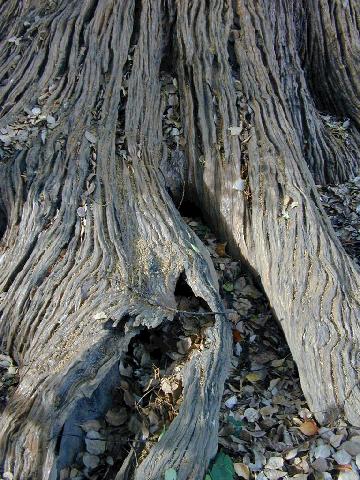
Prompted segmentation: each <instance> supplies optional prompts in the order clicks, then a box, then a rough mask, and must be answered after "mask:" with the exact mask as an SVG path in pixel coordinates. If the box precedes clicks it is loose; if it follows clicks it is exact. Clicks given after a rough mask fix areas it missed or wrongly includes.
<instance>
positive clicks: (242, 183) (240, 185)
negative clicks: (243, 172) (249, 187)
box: [233, 178, 246, 192]
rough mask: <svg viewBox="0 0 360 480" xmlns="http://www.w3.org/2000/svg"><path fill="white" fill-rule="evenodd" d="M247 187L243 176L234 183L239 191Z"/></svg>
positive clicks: (234, 187) (235, 188) (234, 188)
mask: <svg viewBox="0 0 360 480" xmlns="http://www.w3.org/2000/svg"><path fill="white" fill-rule="evenodd" d="M245 187H246V181H245V180H243V179H242V178H239V180H236V182H235V183H234V184H233V190H237V191H238V192H243V191H244V190H245Z"/></svg>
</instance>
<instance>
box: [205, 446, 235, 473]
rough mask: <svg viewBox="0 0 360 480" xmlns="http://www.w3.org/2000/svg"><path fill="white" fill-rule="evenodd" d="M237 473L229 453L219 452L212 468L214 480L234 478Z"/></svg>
mask: <svg viewBox="0 0 360 480" xmlns="http://www.w3.org/2000/svg"><path fill="white" fill-rule="evenodd" d="M234 475H235V470H234V464H233V461H232V460H231V458H230V457H229V455H226V454H225V453H224V452H219V453H218V454H217V455H216V457H215V462H214V465H213V466H212V468H211V471H210V476H211V479H212V480H233V478H234Z"/></svg>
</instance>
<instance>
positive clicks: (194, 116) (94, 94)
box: [0, 0, 360, 480]
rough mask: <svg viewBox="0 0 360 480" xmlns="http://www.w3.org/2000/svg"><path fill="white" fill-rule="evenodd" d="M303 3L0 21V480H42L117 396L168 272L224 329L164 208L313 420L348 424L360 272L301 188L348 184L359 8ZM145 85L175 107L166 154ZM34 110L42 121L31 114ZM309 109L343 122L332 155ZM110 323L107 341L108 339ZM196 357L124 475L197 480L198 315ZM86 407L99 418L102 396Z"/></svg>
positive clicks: (207, 454) (10, 8)
mask: <svg viewBox="0 0 360 480" xmlns="http://www.w3.org/2000/svg"><path fill="white" fill-rule="evenodd" d="M316 3H317V2H307V5H306V7H304V9H303V8H301V7H300V6H299V5H298V3H297V2H296V4H295V2H292V1H291V0H277V1H276V2H274V4H272V5H271V6H270V8H269V4H268V2H266V1H265V0H263V1H258V2H253V1H249V2H247V1H245V0H238V1H236V2H232V3H231V2H228V1H226V0H210V1H209V0H206V1H205V0H197V1H194V2H176V1H173V0H167V1H164V2H154V1H151V0H138V1H137V2H134V1H131V0H125V1H123V0H121V1H120V0H104V1H102V2H97V1H96V0H87V1H85V2H77V1H73V0H60V1H59V2H58V3H57V4H56V3H55V2H54V3H49V2H43V1H40V0H39V1H36V2H35V1H33V2H24V3H21V2H16V1H15V0H9V1H8V2H6V3H4V4H3V5H2V6H1V7H0V8H1V10H0V14H1V19H2V20H1V22H0V33H1V39H2V42H1V48H0V79H1V90H0V106H1V117H0V127H1V128H5V127H8V126H11V125H13V127H12V128H13V129H15V128H18V129H19V130H24V131H30V130H29V129H30V128H31V129H32V131H31V132H30V134H29V138H28V139H25V140H21V139H20V138H19V140H18V143H19V144H20V146H19V149H16V148H12V147H9V148H8V149H7V151H5V153H4V155H3V157H2V159H1V161H0V171H1V182H0V208H1V210H2V211H3V212H4V216H5V218H6V229H5V232H4V236H3V238H2V246H1V264H0V265H1V271H0V285H1V292H2V293H1V303H2V307H1V322H0V335H1V338H2V342H3V345H4V347H5V348H6V350H7V351H9V352H10V353H11V355H12V356H13V357H14V358H15V359H16V361H17V363H18V364H19V367H20V384H19V386H18V388H17V390H16V391H15V393H14V395H13V397H12V399H11V401H10V402H9V405H8V406H7V409H6V410H5V412H4V414H3V416H2V419H1V423H0V462H1V463H2V464H3V468H4V469H5V470H10V471H11V472H12V473H13V474H14V478H15V479H22V478H33V479H38V478H39V479H40V478H42V479H56V478H58V475H59V471H60V469H61V468H62V467H63V466H65V465H66V464H67V462H69V463H68V464H70V463H71V460H72V458H71V456H72V455H74V454H75V453H76V448H80V446H79V441H78V440H76V436H75V437H74V438H71V436H70V435H69V436H68V437H66V436H64V437H63V438H62V439H61V432H62V430H63V428H64V425H65V427H66V431H67V432H70V433H71V432H74V433H76V435H80V434H81V432H79V430H78V429H77V427H76V424H77V423H78V421H79V419H80V418H81V419H82V420H84V418H85V417H84V415H86V412H85V413H84V405H85V404H86V405H87V403H86V402H90V403H91V402H92V403H94V398H95V397H96V395H98V393H96V392H99V391H100V390H101V389H103V391H104V392H107V391H108V390H109V388H110V386H111V385H112V382H115V381H116V378H115V377H114V376H113V375H111V374H110V372H112V371H113V370H114V368H116V365H117V363H118V361H119V359H120V358H121V357H122V356H123V355H124V354H125V353H126V351H127V348H128V344H129V341H130V340H131V338H132V337H133V336H134V335H136V334H137V333H138V332H139V330H140V329H141V328H155V327H157V326H158V325H161V324H162V322H169V321H172V320H173V317H174V310H176V302H175V298H174V291H175V286H176V282H177V280H178V278H179V276H180V275H181V274H182V273H183V272H185V274H186V279H187V282H188V284H189V285H190V287H191V288H192V290H193V292H194V294H195V295H196V296H198V297H200V298H202V299H203V300H204V301H205V302H207V304H208V306H209V308H210V309H211V310H212V311H214V312H215V311H216V312H223V311H224V310H223V306H222V303H221V299H220V297H219V293H218V290H217V281H216V278H215V274H214V271H213V267H212V264H211V260H210V258H209V256H208V253H207V252H206V250H205V248H204V247H203V245H202V244H201V242H200V241H199V240H198V239H197V238H196V236H195V235H194V233H193V232H191V231H190V230H189V229H188V227H187V226H186V225H185V223H184V222H183V221H182V219H181V216H180V215H179V213H178V211H177V209H176V206H177V205H178V204H179V203H181V201H182V200H183V199H184V198H187V199H191V200H192V201H194V202H195V203H196V204H197V205H198V206H199V207H200V208H201V210H202V212H203V214H204V216H206V217H207V218H208V220H209V221H210V222H211V223H212V224H213V225H214V226H215V228H216V230H217V231H218V232H219V233H221V234H222V235H223V236H224V237H226V238H227V239H229V243H230V247H231V248H232V250H233V252H235V254H237V255H240V256H241V257H242V258H243V259H244V260H246V262H247V263H248V264H249V266H250V267H251V268H252V269H253V270H254V272H256V274H257V275H258V276H259V279H260V281H261V283H262V285H263V287H264V289H265V292H266V293H267V295H268V297H269V300H270V302H271V304H272V307H273V309H274V311H275V313H276V315H277V317H278V319H279V321H280V322H281V325H282V327H283V330H284V332H285V335H286V338H287V341H288V342H289V345H290V348H291V351H292V353H293V355H294V358H295V360H296V362H297V365H298V368H299V373H300V378H301V382H302V386H303V389H304V393H305V395H306V398H307V400H308V402H309V404H310V406H311V408H312V409H313V410H314V411H315V413H316V416H317V418H318V419H319V420H320V421H326V419H327V418H328V417H329V415H330V413H331V414H333V412H334V410H335V411H337V412H341V414H342V415H344V417H345V418H346V419H347V420H348V421H350V422H351V423H353V424H354V425H360V417H359V411H360V408H359V403H360V393H359V379H358V367H359V327H358V323H357V320H358V318H357V317H358V312H359V283H360V280H359V271H358V270H357V269H356V267H355V265H354V264H353V263H352V262H351V260H350V259H349V258H348V256H347V255H346V254H345V252H344V250H343V248H342V247H341V245H340V244H339V241H338V240H337V238H336V235H335V233H334V232H333V230H332V228H331V226H330V223H329V221H328V220H327V218H326V215H325V213H324V212H323V210H322V207H321V205H320V201H319V199H318V195H317V193H316V189H315V185H314V179H315V181H316V182H319V183H326V182H335V181H337V180H343V179H345V178H347V177H349V176H351V175H352V174H355V173H356V172H358V168H359V146H360V136H359V131H358V129H357V128H358V127H359V122H358V118H359V105H358V101H357V100H355V98H356V95H357V92H358V89H359V83H358V79H355V75H354V72H355V69H356V62H357V61H358V60H357V59H356V52H357V51H358V48H359V46H358V43H357V42H356V38H357V37H356V35H358V23H357V20H356V19H357V18H358V6H357V5H355V4H354V3H355V2H352V1H351V0H349V1H348V2H347V5H344V6H341V7H340V5H338V4H337V2H336V1H335V0H334V2H333V8H330V7H331V3H332V2H325V1H324V2H323V1H321V2H319V7H318V5H315V4H316ZM319 9H321V11H320V10H319ZM320 21H321V22H322V23H324V25H322V26H321V28H320V24H319V22H320ZM24 22H25V26H24ZM345 28H347V29H348V30H349V31H350V32H351V34H350V35H349V38H348V37H347V36H345V35H344V34H341V35H340V34H338V35H337V41H338V44H337V48H336V49H334V50H333V53H332V54H329V51H330V50H329V48H328V49H327V50H326V55H325V50H321V49H320V47H317V48H318V50H316V48H315V45H320V44H321V42H320V41H316V40H318V39H319V38H320V37H319V36H320V32H323V34H322V37H321V39H322V42H323V43H322V44H323V45H324V47H321V48H324V49H325V48H326V45H329V43H331V42H333V41H334V40H333V39H334V38H335V37H334V34H336V32H343V31H344V29H345ZM334 29H335V30H334ZM304 30H305V31H308V32H309V34H308V35H307V37H306V38H307V40H306V41H304V42H302V40H301V39H302V32H303V31H304ZM332 32H333V33H332ZM334 32H335V33H334ZM9 40H10V41H9ZM347 49H348V50H347ZM347 52H353V53H347ZM323 58H324V61H322V59H323ZM320 60H321V61H320ZM340 63H341V64H343V65H345V68H343V69H341V72H340V71H339V69H338V66H339V64H340ZM318 66H319V71H320V73H321V74H319V75H317V71H318V70H317V68H318ZM325 72H328V73H325ZM164 74H167V75H171V76H173V77H174V78H176V79H177V85H176V87H175V88H176V89H178V92H177V93H178V97H179V98H180V123H181V125H182V128H183V134H181V135H180V137H178V141H176V142H175V145H176V146H175V147H174V149H173V150H171V148H172V147H169V145H168V143H167V141H166V138H165V133H164V125H163V113H164V108H165V107H166V105H164V99H163V97H162V94H161V78H162V76H163V75H164ZM325 77H326V78H325ZM315 80H316V81H318V82H319V84H320V85H321V88H320V87H317V84H315ZM340 85H344V89H343V91H342V94H341V96H339V97H336V98H334V97H335V96H336V95H335V92H336V91H338V89H339V88H340ZM174 86H175V85H174ZM330 98H331V101H330V100H329V99H330ZM37 106H40V108H41V114H40V115H44V118H43V119H41V117H40V115H39V114H38V113H31V109H32V108H34V107H37ZM319 108H321V109H322V112H321V113H326V112H324V111H323V110H327V113H329V114H331V115H336V116H339V115H342V116H348V117H350V119H351V122H352V123H353V124H354V125H351V128H350V129H349V133H348V137H347V143H345V142H343V141H341V139H339V138H336V137H335V136H334V135H333V133H332V132H330V131H329V130H327V128H326V125H325V124H324V121H323V119H322V117H321V115H320V112H319V110H318V109H319ZM24 109H28V112H30V113H26V112H25V113H24ZM47 115H51V117H54V119H55V121H56V124H55V125H53V124H51V123H50V124H49V122H48V121H47V120H46V116H47ZM239 126H242V129H241V130H242V131H241V133H240V134H239V135H237V134H236V135H233V134H232V133H233V132H232V131H231V130H229V129H230V128H231V127H239ZM36 129H37V130H36ZM44 132H45V133H46V137H45V133H44ZM6 135H7V134H6ZM177 159H178V160H179V162H178V164H177V163H176V161H177ZM239 185H240V186H239ZM168 191H170V192H171V193H172V194H173V199H174V201H173V199H172V198H170V196H169V193H168ZM175 203H176V205H175ZM109 319H111V320H112V322H113V323H114V324H116V325H118V326H117V327H116V328H110V329H108V328H107V327H106V325H107V322H108V321H109ZM207 345H208V346H207V348H206V349H204V350H203V351H202V352H199V353H197V354H196V355H193V356H192V357H191V359H190V361H189V363H188V365H187V367H186V369H185V374H184V379H183V383H184V390H183V394H184V400H183V404H182V407H181V409H180V413H179V415H178V417H176V419H175V420H174V421H173V423H172V424H171V426H170V428H169V430H168V431H167V432H166V434H165V435H164V436H163V437H162V439H161V441H160V442H159V443H158V444H157V445H156V446H155V447H154V448H153V450H152V451H151V452H150V454H149V455H148V456H147V457H146V459H145V460H144V461H143V462H142V463H141V464H140V465H139V467H138V468H137V469H136V472H135V473H134V478H137V479H143V478H149V479H157V478H161V476H162V475H163V473H164V471H165V470H166V468H169V467H171V466H173V467H174V468H176V470H177V472H178V479H180V480H185V479H191V478H193V479H195V478H196V479H199V478H202V476H203V475H204V473H205V471H206V468H207V465H208V462H209V460H210V458H211V457H212V456H213V455H214V454H215V452H216V447H217V414H218V409H219V402H220V398H221V393H222V388H223V383H224V379H225V377H226V374H227V368H228V367H227V366H228V362H229V356H230V349H231V346H230V334H229V327H228V325H227V322H226V315H221V314H220V315H216V316H215V323H214V326H213V327H212V328H209V329H208V331H207ZM309 372H311V374H309ZM84 398H85V400H84ZM96 398H97V397H96ZM84 402H85V403H84ZM95 403H96V407H95V408H97V409H98V411H97V413H98V414H100V413H102V411H103V410H104V409H105V404H106V401H105V400H104V398H102V400H101V401H100V400H99V401H98V402H95ZM85 410H86V409H85ZM93 414H94V413H93ZM59 438H60V439H59ZM199 445H201V446H202V447H201V449H199Z"/></svg>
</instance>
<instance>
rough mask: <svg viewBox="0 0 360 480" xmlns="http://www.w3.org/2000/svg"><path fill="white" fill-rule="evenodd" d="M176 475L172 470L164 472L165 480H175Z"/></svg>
mask: <svg viewBox="0 0 360 480" xmlns="http://www.w3.org/2000/svg"><path fill="white" fill-rule="evenodd" d="M176 478H177V473H176V470H175V469H174V468H168V469H167V470H166V472H165V480H176Z"/></svg>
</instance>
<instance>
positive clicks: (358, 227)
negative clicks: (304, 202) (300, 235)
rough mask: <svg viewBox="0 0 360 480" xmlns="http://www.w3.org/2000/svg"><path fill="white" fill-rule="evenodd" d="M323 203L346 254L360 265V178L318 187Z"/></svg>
mask: <svg viewBox="0 0 360 480" xmlns="http://www.w3.org/2000/svg"><path fill="white" fill-rule="evenodd" d="M318 191H319V194H320V198H321V202H322V204H323V207H324V208H325V211H326V213H327V215H328V217H329V219H330V221H331V223H332V226H333V227H334V229H335V232H336V235H337V236H338V237H339V240H340V241H341V243H342V245H343V247H344V248H345V250H346V252H347V253H348V254H349V255H350V256H351V257H352V258H353V260H354V261H355V262H357V263H358V265H360V177H356V178H354V179H353V180H351V181H349V182H347V183H343V184H341V185H334V186H331V185H329V186H326V187H318Z"/></svg>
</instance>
